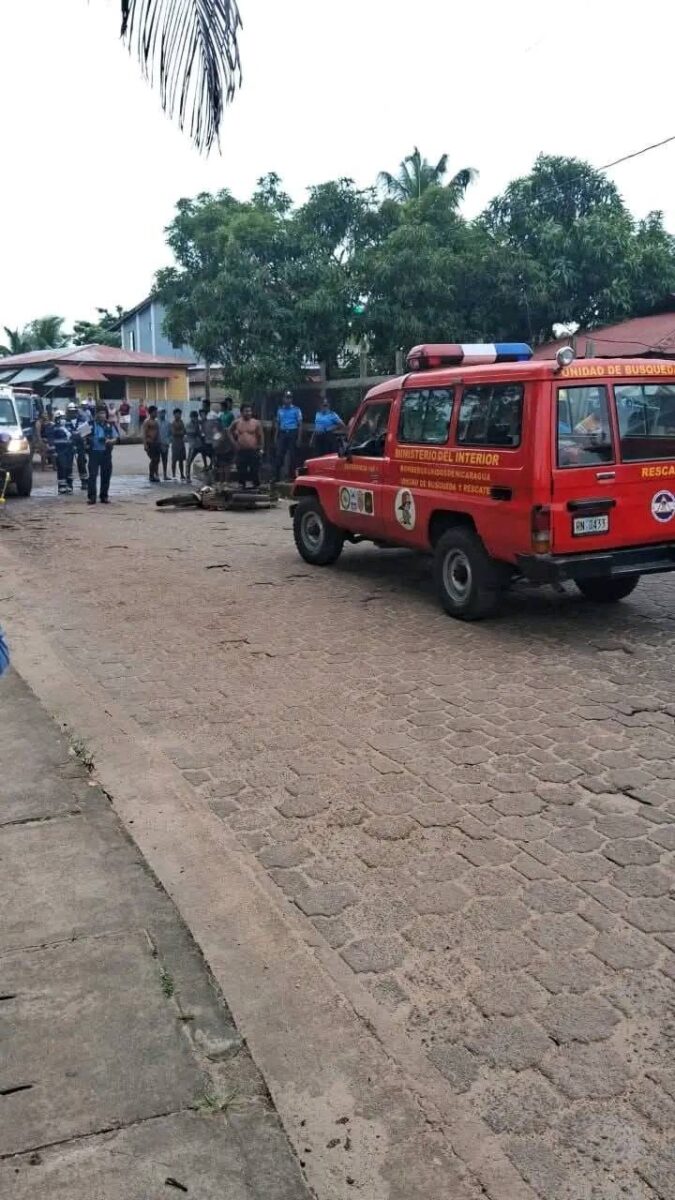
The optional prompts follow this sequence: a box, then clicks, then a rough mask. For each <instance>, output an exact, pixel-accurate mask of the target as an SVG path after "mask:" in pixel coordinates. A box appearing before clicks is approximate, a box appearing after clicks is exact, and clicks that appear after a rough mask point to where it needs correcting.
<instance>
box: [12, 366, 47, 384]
mask: <svg viewBox="0 0 675 1200" xmlns="http://www.w3.org/2000/svg"><path fill="white" fill-rule="evenodd" d="M53 373H54V368H53V367H23V368H22V369H21V370H20V371H19V372H18V374H17V375H15V376H14V378H13V380H12V383H42V382H43V381H44V380H45V379H48V378H49V376H50V375H53Z"/></svg>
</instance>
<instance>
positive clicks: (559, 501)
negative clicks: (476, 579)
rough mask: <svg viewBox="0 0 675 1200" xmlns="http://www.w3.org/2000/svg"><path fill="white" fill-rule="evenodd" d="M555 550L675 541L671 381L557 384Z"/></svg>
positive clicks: (674, 404) (674, 426)
mask: <svg viewBox="0 0 675 1200" xmlns="http://www.w3.org/2000/svg"><path fill="white" fill-rule="evenodd" d="M554 393H555V403H556V410H555V412H554V421H553V425H554V429H553V438H554V443H555V445H554V460H553V461H554V469H553V504H552V514H551V516H552V535H553V542H552V549H553V552H554V553H555V554H573V553H583V552H585V551H589V552H590V551H595V550H615V549H619V548H621V547H622V546H640V545H648V544H650V543H654V542H663V541H670V540H675V384H672V383H669V384H666V383H664V384H659V383H654V382H653V381H650V380H644V381H641V380H635V381H631V382H626V383H622V382H619V381H618V380H617V381H616V382H615V383H613V384H609V383H604V382H602V383H600V382H598V383H594V382H593V381H589V382H588V383H585V384H583V385H578V386H577V385H568V384H563V383H561V385H560V386H558V387H557V389H554Z"/></svg>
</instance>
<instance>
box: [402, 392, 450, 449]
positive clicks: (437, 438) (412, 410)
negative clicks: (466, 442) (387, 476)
mask: <svg viewBox="0 0 675 1200" xmlns="http://www.w3.org/2000/svg"><path fill="white" fill-rule="evenodd" d="M452 401H453V389H452V388H415V389H414V390H411V391H409V392H405V393H404V395H403V403H402V405H401V419H400V423H399V431H398V439H399V441H400V442H416V443H417V444H420V443H421V444H423V445H427V446H442V445H443V444H444V443H445V442H447V440H448V434H449V432H450V418H451V416H452Z"/></svg>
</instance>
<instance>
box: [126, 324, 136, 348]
mask: <svg viewBox="0 0 675 1200" xmlns="http://www.w3.org/2000/svg"><path fill="white" fill-rule="evenodd" d="M127 337H128V339H129V350H135V349H136V331H135V330H134V329H130V330H129V332H128V333H127Z"/></svg>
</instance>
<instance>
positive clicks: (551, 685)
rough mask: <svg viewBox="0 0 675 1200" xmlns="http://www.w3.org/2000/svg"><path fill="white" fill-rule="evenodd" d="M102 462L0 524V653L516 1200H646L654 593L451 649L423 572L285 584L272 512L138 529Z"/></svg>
mask: <svg viewBox="0 0 675 1200" xmlns="http://www.w3.org/2000/svg"><path fill="white" fill-rule="evenodd" d="M118 453H119V459H120V463H119V464H117V465H121V466H124V463H125V461H126V462H127V464H128V466H127V471H128V475H127V478H126V479H124V480H123V482H122V484H121V485H120V479H119V478H118V479H117V481H115V480H114V481H113V491H112V493H111V495H112V498H113V501H114V503H113V504H112V505H111V506H110V508H109V509H106V510H103V509H100V508H96V509H94V510H88V509H87V508H86V506H85V504H84V501H83V499H82V498H80V497H79V496H77V497H75V498H73V499H67V500H62V501H60V502H58V503H57V502H56V499H55V498H54V497H53V496H51V495H49V496H47V494H46V490H45V492H44V493H43V491H42V489H40V490H39V492H38V494H37V495H36V496H35V497H34V498H33V499H32V500H30V501H27V502H18V501H16V500H14V501H10V502H8V503H7V505H6V506H5V508H4V509H2V510H0V553H1V555H2V556H1V557H0V573H1V577H0V597H1V598H2V600H3V605H2V612H3V616H2V622H3V624H6V625H7V633H8V636H9V639H10V641H11V639H12V635H13V629H14V628H15V623H16V622H17V621H18V619H19V617H21V619H25V621H26V622H28V623H29V624H30V623H32V624H33V625H35V626H39V627H40V629H41V631H42V634H43V635H44V636H45V637H46V638H47V639H48V641H49V644H50V646H51V647H52V649H53V651H54V653H55V654H56V655H57V656H58V658H59V659H60V660H61V661H62V662H63V663H64V665H65V666H66V667H67V669H68V671H69V672H70V673H72V674H73V675H74V676H75V677H76V678H80V679H82V680H85V679H87V678H91V679H93V681H94V682H95V683H96V684H97V686H98V687H100V688H101V689H102V694H104V695H105V696H108V697H109V698H110V701H111V703H113V702H114V703H115V704H116V705H118V706H120V707H121V708H122V709H123V711H124V712H125V714H126V715H127V717H128V718H129V719H132V720H133V721H134V722H135V726H136V727H137V729H138V737H139V739H140V740H141V741H146V742H147V744H149V745H152V747H153V748H154V749H155V750H157V751H161V752H162V753H163V754H164V755H166V756H167V758H168V759H170V760H171V762H172V763H173V764H174V766H175V767H177V768H178V769H179V770H180V771H181V772H182V774H183V777H184V779H185V780H186V781H187V782H188V783H189V784H190V785H191V787H192V788H193V790H194V797H195V802H196V803H198V804H199V805H203V806H204V808H205V809H209V808H210V809H211V811H212V812H215V813H216V814H217V816H218V817H219V818H220V820H221V821H222V822H223V823H224V825H225V826H226V827H227V829H228V830H229V831H230V833H232V834H233V835H235V836H236V838H237V839H238V840H239V843H240V844H241V846H242V848H243V851H244V852H245V854H247V855H250V856H252V857H254V858H255V859H256V860H257V863H258V864H259V866H260V867H261V868H263V869H264V870H265V871H266V872H267V874H268V876H269V879H270V880H271V881H272V883H273V884H274V887H275V888H277V889H279V890H280V892H281V893H283V895H284V896H285V897H286V898H287V899H288V900H290V902H291V903H292V904H293V905H294V906H295V907H296V909H297V912H298V917H299V919H300V920H301V921H302V922H306V923H307V928H308V933H309V932H311V936H312V937H313V938H314V940H315V941H317V934H318V935H319V940H320V941H321V942H322V944H323V947H324V950H325V951H326V953H327V954H328V955H329V956H330V955H333V956H335V958H336V970H337V969H338V968H339V970H344V969H345V967H346V968H348V969H349V971H350V972H351V973H352V975H353V977H354V983H355V985H358V987H359V988H363V989H365V990H366V992H367V993H368V995H369V996H370V997H371V998H372V999H373V1000H374V1001H375V1002H376V1003H377V1005H378V1006H380V1007H381V1010H382V1011H383V1013H385V1014H386V1016H387V1019H388V1020H389V1021H390V1022H391V1023H392V1025H393V1027H394V1028H395V1029H396V1030H398V1032H399V1033H400V1035H401V1037H402V1038H404V1039H405V1041H406V1042H407V1043H409V1044H410V1045H411V1046H414V1047H415V1048H416V1049H417V1051H418V1052H423V1053H424V1055H426V1057H427V1060H428V1062H429V1063H430V1064H431V1065H432V1067H433V1068H435V1069H436V1070H437V1071H438V1072H439V1073H440V1077H439V1079H442V1081H443V1083H442V1085H443V1087H444V1088H445V1089H446V1091H447V1092H448V1094H449V1095H450V1097H453V1096H455V1095H461V1096H462V1097H463V1103H468V1105H469V1108H470V1111H471V1112H472V1113H473V1114H475V1116H476V1118H478V1119H480V1121H481V1122H483V1123H484V1127H485V1129H486V1130H487V1131H489V1135H490V1137H491V1138H493V1139H494V1140H495V1143H496V1144H497V1145H498V1146H499V1148H500V1149H501V1150H502V1151H503V1152H504V1153H505V1154H506V1156H507V1157H508V1159H509V1160H510V1162H511V1163H512V1164H513V1165H514V1167H515V1169H516V1171H517V1172H518V1173H519V1175H520V1176H521V1177H522V1180H523V1181H525V1183H527V1184H529V1186H530V1188H531V1193H528V1194H533V1195H534V1196H536V1197H540V1198H541V1200H626V1198H629V1200H656V1198H657V1197H658V1198H659V1200H673V1198H675V1143H674V1142H673V1129H674V1128H675V1068H674V1066H673V1064H674V1062H675V1056H674V1053H675V1036H674V1035H675V1017H674V1012H673V997H674V993H675V900H674V899H673V897H672V889H673V881H674V875H673V860H674V855H675V697H674V696H673V653H674V650H675V581H674V580H673V578H672V577H661V578H659V577H657V578H653V579H650V580H647V581H643V582H642V583H641V584H640V586H639V588H638V590H637V592H636V593H635V594H634V596H632V597H631V599H630V600H629V601H627V602H625V603H624V604H622V605H620V606H617V607H615V608H607V609H603V608H602V607H592V606H590V605H589V604H587V603H586V602H585V601H583V600H582V599H581V598H580V597H579V596H578V595H577V594H576V593H573V591H572V589H570V590H569V591H568V592H567V593H565V594H564V595H556V594H554V593H552V592H548V591H541V592H537V591H518V590H516V591H514V592H513V593H512V594H511V595H510V597H509V599H508V601H507V604H506V607H505V611H504V614H503V616H502V617H501V618H499V619H497V620H493V621H491V622H489V623H484V624H480V625H462V624H460V623H458V622H453V621H451V620H449V619H448V618H447V617H445V616H444V615H443V614H442V612H441V611H440V609H439V608H438V607H437V603H436V600H435V598H434V596H433V593H432V589H431V581H430V572H429V566H428V563H427V562H426V561H425V560H424V559H422V558H417V557H414V556H412V555H410V554H408V553H405V552H397V551H381V550H377V549H375V548H374V547H368V546H361V547H355V548H348V549H347V550H346V551H345V554H344V555H343V557H342V559H341V560H340V561H339V562H338V564H337V565H336V566H335V567H333V568H328V569H325V570H318V569H313V568H311V567H308V566H306V565H305V564H304V563H303V562H302V561H301V560H300V559H299V558H298V557H297V555H296V552H295V549H294V546H293V542H292V534H291V532H290V520H289V516H288V510H287V507H286V506H285V505H284V504H282V505H281V506H280V508H279V510H278V511H276V512H258V513H251V514H236V513H207V512H199V511H191V510H185V511H175V512H174V511H171V510H157V509H156V508H155V504H154V500H155V499H156V496H157V492H159V491H160V489H156V491H153V490H152V489H150V488H149V487H146V485H145V484H144V483H142V481H141V479H140V477H138V478H137V477H136V475H135V473H134V472H135V471H136V470H138V471H141V470H142V465H141V466H139V467H138V468H137V467H136V465H135V464H136V462H137V461H140V459H139V458H138V455H137V452H136V451H135V450H132V449H122V450H121V451H120V452H118ZM115 482H117V489H118V490H117V495H116V494H115ZM50 483H51V480H50ZM106 719H107V718H106V712H105V710H102V711H101V713H100V722H101V726H102V728H104V727H105V722H106ZM310 926H311V929H310ZM226 999H227V997H226ZM244 1033H245V1030H244ZM282 1116H283V1114H282ZM460 1157H461V1152H460ZM470 1186H473V1185H472V1184H471V1180H470V1179H467V1187H470ZM361 1194H362V1195H363V1196H364V1197H365V1198H366V1200H370V1197H369V1196H368V1192H367V1189H365V1188H364V1189H363V1191H362V1192H361ZM459 1194H460V1193H459V1192H457V1193H455V1192H452V1193H451V1192H450V1191H448V1200H450V1198H451V1197H453V1198H454V1196H455V1195H457V1196H459ZM469 1194H471V1195H472V1196H473V1195H475V1196H476V1197H477V1196H479V1195H489V1196H491V1197H492V1196H493V1193H492V1192H491V1191H490V1190H489V1189H488V1190H486V1191H483V1192H481V1191H480V1190H478V1187H477V1185H476V1190H475V1191H471V1192H467V1195H469ZM524 1194H525V1193H523V1195H524ZM319 1200H321V1197H320V1198H319ZM429 1200H441V1198H440V1197H436V1196H435V1195H432V1194H431V1193H430V1194H429ZM444 1200H445V1198H444Z"/></svg>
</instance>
